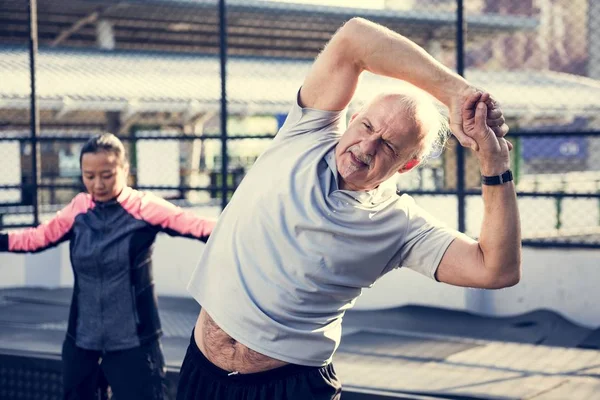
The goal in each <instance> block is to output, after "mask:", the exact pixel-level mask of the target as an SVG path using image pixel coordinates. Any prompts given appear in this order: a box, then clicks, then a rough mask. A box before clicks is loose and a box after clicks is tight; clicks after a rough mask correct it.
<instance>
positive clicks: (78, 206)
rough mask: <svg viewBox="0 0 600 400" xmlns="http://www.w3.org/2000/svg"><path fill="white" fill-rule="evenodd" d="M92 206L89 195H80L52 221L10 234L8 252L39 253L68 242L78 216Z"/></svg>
mask: <svg viewBox="0 0 600 400" xmlns="http://www.w3.org/2000/svg"><path fill="white" fill-rule="evenodd" d="M91 206H92V201H91V198H90V197H89V195H86V194H84V193H80V194H78V195H77V196H75V198H74V199H73V200H72V201H71V202H70V203H69V205H67V206H66V207H65V208H63V209H62V210H61V211H59V212H57V213H56V216H55V217H54V218H52V219H51V220H50V221H48V222H45V223H43V224H41V225H39V226H37V227H35V228H29V229H25V230H22V231H16V232H9V233H8V251H13V252H37V251H42V250H45V249H47V248H49V247H52V246H56V245H57V244H59V243H60V242H62V241H64V240H66V238H67V236H68V234H69V233H70V231H71V228H72V227H73V222H74V221H75V217H76V216H77V215H78V214H81V213H84V212H86V211H87V210H88V209H89V208H91Z"/></svg>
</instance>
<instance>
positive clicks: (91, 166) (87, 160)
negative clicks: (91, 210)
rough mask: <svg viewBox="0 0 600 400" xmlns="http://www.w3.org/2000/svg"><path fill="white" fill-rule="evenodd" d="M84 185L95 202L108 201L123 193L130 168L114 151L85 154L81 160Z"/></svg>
mask: <svg viewBox="0 0 600 400" xmlns="http://www.w3.org/2000/svg"><path fill="white" fill-rule="evenodd" d="M81 174H82V176H83V184H84V185H85V188H86V189H87V191H88V193H89V194H91V195H92V197H93V199H94V200H95V201H108V200H111V199H114V198H115V197H117V196H118V195H119V193H121V191H122V190H123V188H124V187H125V185H126V182H127V175H128V174H129V168H128V167H127V166H126V165H123V163H122V162H121V161H119V157H117V155H116V154H115V153H114V152H112V151H99V152H97V153H85V154H84V155H83V157H82V158H81Z"/></svg>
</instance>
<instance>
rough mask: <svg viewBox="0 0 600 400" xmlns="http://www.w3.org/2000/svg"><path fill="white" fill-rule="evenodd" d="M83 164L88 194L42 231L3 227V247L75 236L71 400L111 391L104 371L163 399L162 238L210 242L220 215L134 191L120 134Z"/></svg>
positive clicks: (96, 144) (91, 147) (66, 348)
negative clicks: (156, 264)
mask: <svg viewBox="0 0 600 400" xmlns="http://www.w3.org/2000/svg"><path fill="white" fill-rule="evenodd" d="M80 166H81V173H82V177H83V183H84V185H85V187H86V189H87V192H88V193H80V194H78V195H77V196H75V198H74V199H73V200H72V201H71V203H70V204H69V205H67V206H66V207H65V208H64V209H63V210H61V211H60V212H58V213H57V214H56V216H55V217H54V218H53V219H52V220H50V221H48V222H46V223H44V224H42V225H40V226H38V227H36V228H31V229H27V230H22V231H15V232H10V233H0V251H9V252H28V253H33V252H39V251H42V250H45V249H48V248H51V247H54V246H57V245H58V244H60V243H62V242H64V241H67V240H69V241H70V256H71V264H72V267H73V274H74V277H75V282H74V288H73V298H72V301H71V307H70V314H69V323H68V328H67V335H66V338H65V341H64V344H63V349H62V360H63V384H64V398H65V399H69V400H71V399H73V400H75V399H83V400H88V399H95V398H98V395H99V394H100V395H101V396H102V394H101V393H100V392H99V389H98V385H99V382H101V381H102V380H103V378H104V377H105V378H106V380H107V381H108V384H109V385H110V387H111V390H112V393H113V395H114V396H115V398H116V399H118V400H135V399H144V400H150V399H163V398H164V396H165V388H166V379H165V378H166V368H165V361H164V357H163V354H162V349H161V344H160V339H159V338H160V336H161V334H162V331H161V326H160V319H159V315H158V307H157V298H156V294H155V291H154V282H153V278H152V249H153V244H154V241H155V238H156V235H157V234H158V233H159V232H166V233H167V234H169V235H172V236H184V237H189V238H194V239H198V240H201V241H206V240H207V239H208V237H209V235H210V233H211V231H212V229H213V227H214V225H215V221H214V220H210V219H207V218H202V217H198V216H195V215H193V214H192V213H190V212H186V211H184V210H182V209H181V208H179V207H176V206H175V205H173V204H171V203H169V202H167V201H166V200H163V199H161V198H159V197H157V196H154V195H152V194H149V193H145V192H140V191H137V190H134V189H132V188H131V187H128V186H127V177H128V175H129V164H128V162H127V159H126V156H125V148H124V147H123V144H122V143H121V141H120V140H119V139H118V138H117V137H116V136H114V135H112V134H101V135H97V136H94V137H92V138H91V139H90V140H89V141H88V142H87V143H85V145H84V146H83V147H82V149H81V155H80ZM102 373H103V374H102ZM103 375H104V377H103Z"/></svg>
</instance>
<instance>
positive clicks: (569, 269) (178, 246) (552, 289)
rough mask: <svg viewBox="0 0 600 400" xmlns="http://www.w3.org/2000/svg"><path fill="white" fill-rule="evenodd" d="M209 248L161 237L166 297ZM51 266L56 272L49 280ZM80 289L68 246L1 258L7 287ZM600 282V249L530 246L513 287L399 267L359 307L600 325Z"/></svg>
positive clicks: (0, 281) (158, 272) (158, 274)
mask: <svg viewBox="0 0 600 400" xmlns="http://www.w3.org/2000/svg"><path fill="white" fill-rule="evenodd" d="M203 247H204V244H203V243H201V242H198V241H194V240H190V239H181V238H171V237H169V236H167V235H163V234H161V235H159V236H158V238H157V241H156V251H155V256H154V277H155V282H156V288H157V291H158V293H159V294H166V295H179V296H188V294H187V291H186V284H187V281H188V279H189V277H190V275H191V273H192V270H193V269H194V268H195V266H196V264H197V261H198V259H199V257H200V255H201V254H202V250H203ZM52 260H54V261H52ZM49 263H50V264H49ZM52 263H56V264H60V267H57V266H55V265H52ZM44 268H45V271H48V273H47V274H46V275H45V278H44V279H41V277H42V273H41V271H44ZM72 284H73V274H72V272H71V267H70V264H69V256H68V245H66V244H63V245H61V246H60V247H59V248H58V249H52V250H49V251H47V252H45V253H40V254H34V255H18V254H7V253H0V287H10V286H25V285H28V286H49V287H54V286H71V285H72ZM599 284H600V250H558V249H532V248H525V249H524V252H523V279H522V281H521V282H520V283H519V284H518V285H517V286H515V287H513V288H508V289H502V290H477V289H464V288H458V287H452V286H448V285H444V284H441V283H435V282H432V281H430V280H429V279H427V278H425V277H422V276H420V275H419V274H417V273H414V272H412V271H410V270H398V271H393V272H391V273H389V274H388V275H386V276H384V277H383V278H382V279H380V280H379V281H378V282H377V283H375V285H374V287H373V288H371V289H367V290H365V291H364V293H363V295H362V296H361V297H360V298H359V299H358V301H357V304H356V308H359V309H377V308H388V307H395V306H402V305H406V304H420V305H428V306H433V307H444V308H452V309H456V310H467V311H471V312H474V313H479V314H484V315H498V316H499V315H513V314H520V313H523V312H527V311H532V310H535V309H540V308H545V309H550V310H553V311H556V312H558V313H560V314H562V315H563V316H564V317H566V318H568V319H570V320H571V321H573V322H575V323H578V324H581V325H585V326H587V327H591V328H596V327H598V326H600V308H599V307H597V305H598V304H600V289H598V286H599Z"/></svg>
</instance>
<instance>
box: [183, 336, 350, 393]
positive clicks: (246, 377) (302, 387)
mask: <svg viewBox="0 0 600 400" xmlns="http://www.w3.org/2000/svg"><path fill="white" fill-rule="evenodd" d="M341 392H342V385H341V383H340V381H339V380H338V378H337V377H336V375H335V371H334V369H333V364H329V365H327V366H325V367H307V366H303V365H293V364H288V365H284V366H283V367H279V368H275V369H272V370H268V371H264V372H257V373H252V374H236V375H231V374H230V373H229V372H228V371H225V370H222V369H221V368H219V367H217V366H216V365H214V364H213V363H211V362H210V361H209V360H208V359H207V358H206V357H204V354H202V352H201V351H200V350H199V349H198V346H197V345H196V341H195V340H194V333H193V332H192V338H191V340H190V345H189V346H188V349H187V353H186V355H185V358H184V360H183V364H182V365H181V372H180V374H179V387H178V389H177V400H201V399H202V400H296V399H297V400H310V399H315V400H339V399H340V396H341Z"/></svg>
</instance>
